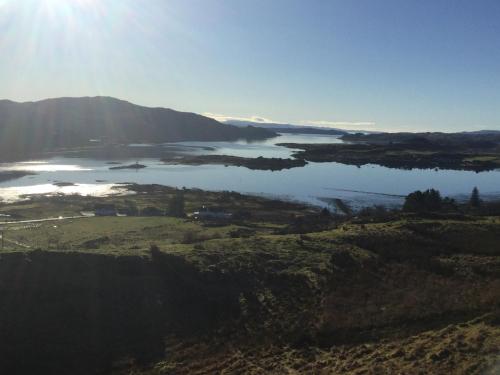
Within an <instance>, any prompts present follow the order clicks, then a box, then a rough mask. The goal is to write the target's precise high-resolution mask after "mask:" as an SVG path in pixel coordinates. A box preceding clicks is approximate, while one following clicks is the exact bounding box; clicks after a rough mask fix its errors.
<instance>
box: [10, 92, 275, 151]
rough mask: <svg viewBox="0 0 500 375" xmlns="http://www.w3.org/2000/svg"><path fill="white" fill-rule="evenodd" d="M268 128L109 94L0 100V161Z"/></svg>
mask: <svg viewBox="0 0 500 375" xmlns="http://www.w3.org/2000/svg"><path fill="white" fill-rule="evenodd" d="M274 136H276V134H275V133H274V132H272V131H270V130H266V129H261V128H256V127H251V126H249V127H244V128H242V127H236V126H232V125H228V124H222V123H220V122H218V121H216V120H214V119H211V118H208V117H204V116H201V115H198V114H195V113H187V112H178V111H175V110H172V109H167V108H149V107H143V106H139V105H135V104H132V103H129V102H127V101H124V100H119V99H115V98H111V97H82V98H56V99H46V100H41V101H37V102H25V103H18V102H13V101H10V100H0V161H1V160H5V159H9V158H19V157H24V156H30V155H33V154H37V153H40V152H44V151H54V150H59V149H68V148H76V147H84V146H88V145H89V144H90V140H100V141H101V142H102V143H105V144H123V143H141V142H147V143H164V142H180V141H232V140H237V139H249V140H257V139H266V138H271V137H274Z"/></svg>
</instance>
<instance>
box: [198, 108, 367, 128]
mask: <svg viewBox="0 0 500 375" xmlns="http://www.w3.org/2000/svg"><path fill="white" fill-rule="evenodd" d="M203 115H204V116H207V117H211V118H213V119H215V120H217V121H220V122H228V121H244V122H254V123H256V124H282V125H297V126H314V127H320V128H340V129H346V130H375V129H374V127H375V126H376V125H377V124H376V123H375V122H373V121H326V120H302V121H298V122H290V123H288V122H284V121H277V120H271V119H268V118H265V117H262V116H250V117H239V116H229V115H223V114H218V113H211V112H205V113H203Z"/></svg>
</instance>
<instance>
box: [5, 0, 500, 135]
mask: <svg viewBox="0 0 500 375" xmlns="http://www.w3.org/2000/svg"><path fill="white" fill-rule="evenodd" d="M0 57H1V59H0V98H8V99H13V100H18V101H28V100H38V99H43V98H47V97H59V96H95V95H108V96H114V97H118V98H122V99H125V100H129V101H132V102H134V103H137V104H143V105H148V106H164V107H170V108H174V109H178V110H184V111H192V112H197V113H205V114H211V115H213V116H216V117H218V118H225V117H236V118H254V117H258V118H264V119H270V120H273V121H279V122H293V123H317V124H322V125H332V126H340V127H345V128H352V129H356V128H363V129H378V130H426V131H427V130H444V131H454V130H478V129H498V130H500V1H497V0H474V1H471V0H467V1H465V0H446V1H445V0H344V1H336V0H329V1H326V0H325V1H323V0H302V1H297V0H245V1H244V0H147V1H144V0H143V1H140V0H0Z"/></svg>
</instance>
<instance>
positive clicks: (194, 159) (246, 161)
mask: <svg viewBox="0 0 500 375" xmlns="http://www.w3.org/2000/svg"><path fill="white" fill-rule="evenodd" d="M161 160H162V161H163V162H164V163H166V164H174V165H179V164H185V165H204V164H222V165H225V166H235V167H245V168H248V169H252V170H267V171H280V170H283V169H290V168H297V167H303V166H305V165H306V164H307V162H306V161H305V160H302V159H282V158H264V157H262V156H259V157H258V158H245V157H241V156H232V155H194V156H182V157H171V158H163V159H161Z"/></svg>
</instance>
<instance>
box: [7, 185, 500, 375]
mask: <svg viewBox="0 0 500 375" xmlns="http://www.w3.org/2000/svg"><path fill="white" fill-rule="evenodd" d="M135 190H136V191H137V195H135V196H128V197H114V198H111V199H109V201H112V202H113V203H114V204H116V205H117V206H123V207H125V206H126V205H131V204H132V203H133V204H135V205H136V206H138V207H139V208H143V207H149V206H157V207H161V206H162V205H164V204H165V202H166V201H168V198H169V197H170V196H172V195H173V194H175V190H173V189H169V188H164V187H158V186H156V187H155V186H150V187H141V186H136V187H135ZM184 194H185V198H186V208H187V211H188V212H189V211H191V210H194V209H195V208H196V207H199V206H200V205H201V204H207V205H211V206H215V205H217V206H220V207H221V208H225V209H226V210H228V211H230V210H232V212H233V213H235V214H236V213H239V215H236V216H235V217H234V218H233V220H231V221H230V222H224V223H213V222H212V223H210V222H198V221H193V220H191V219H187V218H173V217H99V218H98V217H94V218H93V217H91V218H82V219H73V220H67V221H63V220H61V221H58V222H47V223H40V224H37V225H36V226H25V225H10V226H9V230H8V231H7V232H6V239H10V240H13V241H14V242H11V243H10V244H9V245H8V249H5V250H4V252H3V254H1V255H2V257H1V259H0V299H1V300H2V304H1V305H2V306H3V309H2V310H0V314H1V319H0V322H1V323H0V335H2V338H3V340H2V345H3V348H2V350H0V353H2V354H1V355H2V357H1V358H0V363H1V364H3V366H4V367H3V370H4V371H6V372H9V371H10V372H13V370H17V373H32V372H33V371H34V370H35V369H36V370H38V371H40V369H43V370H46V371H48V372H50V373H53V374H57V373H67V372H68V371H70V372H71V373H82V374H83V373H99V371H104V372H105V373H113V374H144V375H153V374H212V373H219V372H225V373H248V374H269V373H272V374H289V373H325V374H326V373H328V374H330V373H334V374H344V373H353V374H361V373H374V374H376V373H381V374H382V373H399V372H400V373H405V374H418V373H433V374H434V373H435V374H446V373H453V374H489V373H491V374H493V373H495V371H496V369H497V367H495V366H496V365H497V364H498V362H497V361H498V360H499V359H500V358H499V354H500V353H499V351H498V347H499V344H500V341H499V340H500V328H499V327H500V326H499V324H500V315H499V309H500V305H499V301H500V253H499V249H498V240H499V239H500V219H499V218H498V217H467V216H463V217H460V218H458V217H457V218H455V219H453V220H451V219H443V218H441V219H439V218H434V219H429V218H419V217H415V216H409V215H402V214H396V215H395V216H394V217H393V218H392V219H389V220H386V221H385V222H384V223H376V222H375V223H369V222H362V221H361V220H359V219H357V220H355V221H350V220H345V219H342V218H339V217H337V218H336V217H326V216H325V215H322V214H321V213H319V212H317V211H315V210H314V209H312V208H308V207H303V206H300V205H295V204H291V203H284V202H277V201H268V200H265V199H262V198H253V197H246V196H242V195H239V194H232V193H206V192H202V191H199V190H186V191H185V192H184ZM100 201H101V200H100V199H96V198H81V197H80V198H76V197H74V198H54V199H42V200H39V201H35V202H25V203H17V204H12V205H4V206H3V207H2V208H1V209H0V212H2V213H9V214H11V215H13V216H14V217H17V218H18V219H27V218H30V217H34V216H36V215H39V214H43V213H45V215H49V214H50V216H56V217H57V216H59V215H62V216H63V215H70V214H75V213H78V212H79V211H81V210H85V209H88V208H89V207H91V206H92V205H93V204H95V203H97V202H100ZM297 222H301V223H302V224H301V226H298V225H297ZM48 239H52V241H48ZM16 243H17V244H18V245H16ZM19 244H22V245H24V246H30V247H29V248H26V247H23V246H21V245H19ZM152 244H153V246H152ZM47 250H48V251H47ZM61 327H63V329H61ZM2 372H3V371H2Z"/></svg>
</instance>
